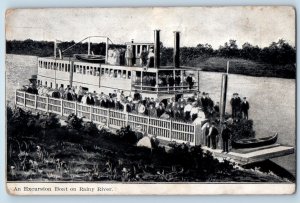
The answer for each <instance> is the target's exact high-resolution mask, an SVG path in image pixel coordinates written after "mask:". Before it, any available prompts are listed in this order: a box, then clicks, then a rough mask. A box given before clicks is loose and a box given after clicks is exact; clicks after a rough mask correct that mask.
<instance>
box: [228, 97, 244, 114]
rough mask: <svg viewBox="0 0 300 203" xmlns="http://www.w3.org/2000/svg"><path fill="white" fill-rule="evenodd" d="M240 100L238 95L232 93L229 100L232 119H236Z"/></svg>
mask: <svg viewBox="0 0 300 203" xmlns="http://www.w3.org/2000/svg"><path fill="white" fill-rule="evenodd" d="M240 103H241V99H240V98H239V97H238V93H234V94H233V95H232V98H231V100H230V104H231V109H232V118H237V116H238V113H239V112H238V111H239V107H240Z"/></svg>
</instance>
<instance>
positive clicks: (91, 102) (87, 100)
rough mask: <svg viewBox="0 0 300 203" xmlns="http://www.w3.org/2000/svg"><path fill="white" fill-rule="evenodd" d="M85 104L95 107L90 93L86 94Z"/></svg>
mask: <svg viewBox="0 0 300 203" xmlns="http://www.w3.org/2000/svg"><path fill="white" fill-rule="evenodd" d="M86 104H87V105H95V100H94V98H93V97H92V94H91V93H88V97H87V98H86Z"/></svg>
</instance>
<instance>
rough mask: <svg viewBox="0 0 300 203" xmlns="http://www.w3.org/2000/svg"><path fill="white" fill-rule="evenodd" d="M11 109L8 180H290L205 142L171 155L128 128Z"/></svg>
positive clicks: (175, 148)
mask: <svg viewBox="0 0 300 203" xmlns="http://www.w3.org/2000/svg"><path fill="white" fill-rule="evenodd" d="M7 113H8V115H7V126H8V130H7V133H8V134H7V137H8V142H7V149H8V153H7V154H8V158H7V163H8V165H7V174H8V176H7V179H8V180H9V181H67V182H69V181H83V182H86V181H104V182H116V181H117V182H232V181H236V182H245V181H246V182H265V181H268V182H285V181H287V180H286V179H284V178H280V177H278V176H276V175H274V174H272V173H260V172H258V171H255V170H252V169H243V168H240V167H238V166H235V165H234V164H232V163H230V162H229V161H228V160H223V161H222V162H220V161H218V160H217V159H215V158H214V157H213V156H212V154H211V153H209V152H207V153H204V152H203V150H202V149H201V146H197V147H190V146H188V145H177V144H175V145H173V150H171V152H169V153H167V152H166V151H165V149H164V147H160V146H157V145H153V147H152V149H148V148H140V147H136V145H135V143H136V142H137V141H138V138H137V137H136V139H135V140H133V136H134V135H135V133H134V132H133V131H131V130H130V128H123V129H122V130H121V131H118V132H117V134H112V133H110V132H107V131H105V130H101V131H99V130H97V131H95V128H94V127H95V126H94V125H93V124H89V125H86V123H84V122H82V123H81V127H80V125H79V124H78V123H76V129H74V126H72V122H68V124H67V125H66V126H61V125H60V124H59V120H58V119H57V118H56V117H55V116H53V115H51V114H50V115H43V116H41V115H33V114H31V113H30V112H26V111H23V110H22V109H14V110H12V109H10V108H8V110H7ZM73 117H74V116H73ZM68 119H69V120H70V119H72V116H71V117H69V118H68ZM41 124H42V125H41ZM73 124H74V123H73ZM28 125H29V126H28ZM38 125H41V126H40V127H38ZM33 126H35V127H34V129H35V130H34V131H33V130H32V129H33ZM87 126H89V128H87ZM42 127H43V128H44V129H43V128H42ZM16 129H17V130H16ZM91 132H93V133H91Z"/></svg>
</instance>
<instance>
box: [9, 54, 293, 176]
mask: <svg viewBox="0 0 300 203" xmlns="http://www.w3.org/2000/svg"><path fill="white" fill-rule="evenodd" d="M33 74H37V57H35V56H22V55H6V101H7V102H8V103H12V102H13V101H14V91H15V90H16V88H17V86H18V84H19V85H25V84H28V78H30V77H31V75H33ZM221 77H222V73H215V72H200V91H201V92H203V91H204V92H208V93H209V94H210V96H211V98H212V99H213V100H214V101H215V102H216V101H220V95H221V92H220V89H221ZM235 92H238V93H239V94H240V96H241V97H244V96H246V97H247V100H248V101H249V103H250V110H249V118H250V119H253V121H254V130H255V132H256V136H257V137H266V136H270V135H273V134H274V133H275V132H278V133H279V138H278V143H281V144H285V145H290V146H294V147H295V140H296V134H295V129H296V127H295V125H296V108H295V104H296V80H295V79H282V78H268V77H252V76H243V75H235V74H229V78H228V92H227V105H226V111H227V112H231V107H230V104H229V101H230V99H231V95H232V94H233V93H235ZM272 161H274V162H275V163H277V164H278V165H280V166H282V167H284V168H286V169H287V170H289V171H290V172H291V173H292V174H295V165H296V159H295V154H293V155H288V156H284V157H280V158H276V159H273V160H272Z"/></svg>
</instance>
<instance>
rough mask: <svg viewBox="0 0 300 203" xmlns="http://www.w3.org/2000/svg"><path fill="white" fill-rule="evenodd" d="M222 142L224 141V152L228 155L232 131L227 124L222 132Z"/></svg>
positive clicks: (224, 124)
mask: <svg viewBox="0 0 300 203" xmlns="http://www.w3.org/2000/svg"><path fill="white" fill-rule="evenodd" d="M221 134H222V141H223V151H222V152H227V153H228V141H229V140H230V135H231V131H230V129H229V128H228V127H227V125H226V123H223V130H222V133H221Z"/></svg>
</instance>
